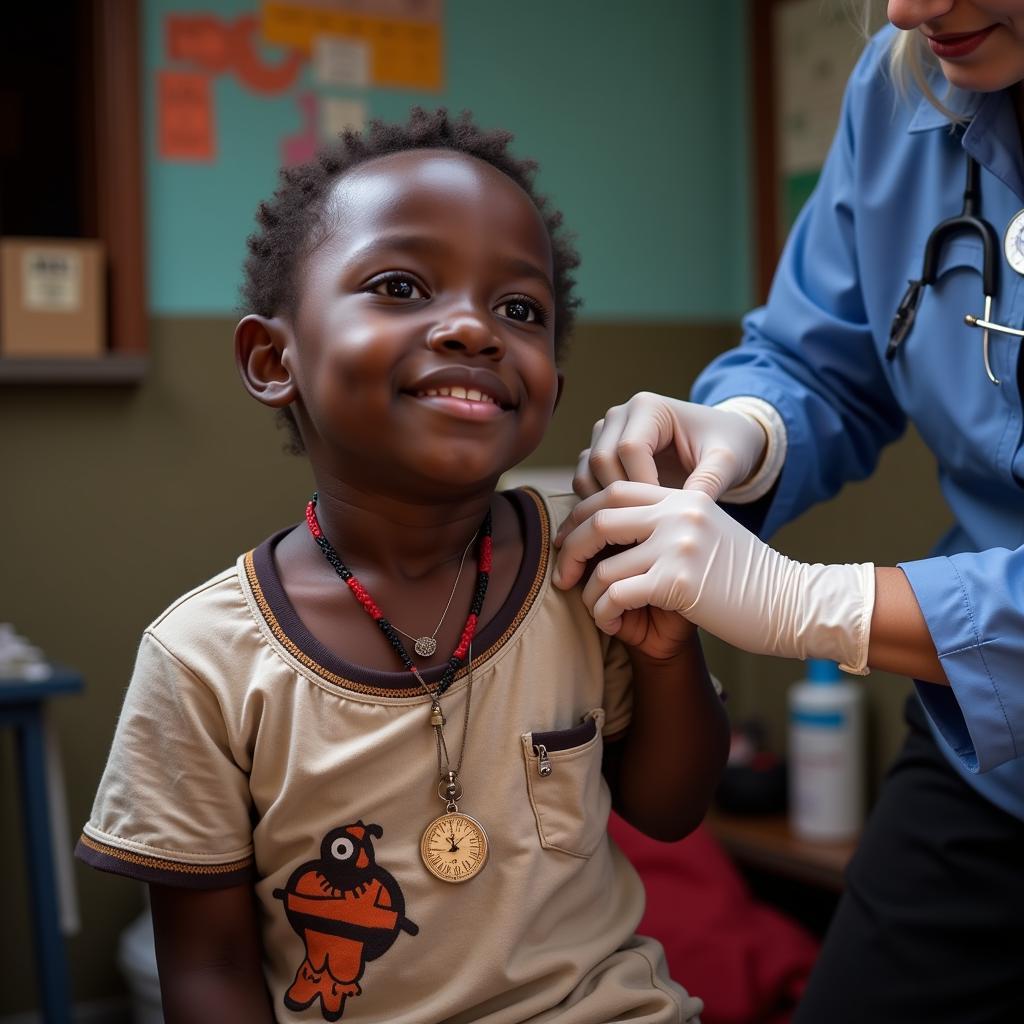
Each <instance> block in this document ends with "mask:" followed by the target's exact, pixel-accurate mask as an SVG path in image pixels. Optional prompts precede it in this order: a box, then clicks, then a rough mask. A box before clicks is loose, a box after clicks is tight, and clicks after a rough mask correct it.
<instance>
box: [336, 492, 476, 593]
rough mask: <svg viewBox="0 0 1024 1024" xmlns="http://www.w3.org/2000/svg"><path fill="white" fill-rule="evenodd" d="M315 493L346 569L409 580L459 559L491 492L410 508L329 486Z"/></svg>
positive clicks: (400, 502)
mask: <svg viewBox="0 0 1024 1024" xmlns="http://www.w3.org/2000/svg"><path fill="white" fill-rule="evenodd" d="M318 494H319V498H318V500H317V507H316V515H317V519H318V520H319V521H320V526H321V528H322V529H323V531H324V533H325V534H326V535H327V539H328V540H330V542H331V543H332V544H333V545H334V547H335V548H336V549H337V551H338V554H339V555H341V558H342V560H343V561H344V562H345V563H346V565H348V566H349V567H350V568H351V569H352V570H353V571H354V572H357V574H358V570H359V569H360V568H364V569H365V568H367V567H370V568H373V569H375V570H377V571H379V572H383V573H386V574H388V575H391V576H395V577H400V578H405V579H408V580H410V581H413V580H416V579H418V578H420V577H422V576H425V575H427V574H428V573H430V572H432V571H433V570H435V569H437V568H438V566H440V565H443V564H444V563H446V562H449V561H451V559H452V558H456V559H458V558H461V557H462V553H463V551H464V550H465V548H466V545H467V544H468V543H469V541H470V539H471V538H472V536H473V534H474V533H476V531H477V530H479V528H480V525H481V523H482V522H483V520H484V517H485V516H486V514H487V510H488V508H489V507H490V503H491V498H492V497H493V495H494V491H493V490H490V489H488V490H484V491H481V492H479V493H476V494H473V495H471V496H461V497H459V498H455V499H452V500H450V501H443V502H442V501H439V502H429V503H416V504H414V503H411V502H408V501H403V500H400V499H397V498H394V497H390V496H386V495H381V494H376V493H372V492H369V491H360V490H358V489H356V488H353V487H351V486H348V485H346V484H342V483H340V482H338V481H332V482H330V483H323V484H321V486H320V487H319V489H318Z"/></svg>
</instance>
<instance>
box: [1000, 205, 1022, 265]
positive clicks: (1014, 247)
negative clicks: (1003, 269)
mask: <svg viewBox="0 0 1024 1024" xmlns="http://www.w3.org/2000/svg"><path fill="white" fill-rule="evenodd" d="M1003 254H1004V255H1005V256H1006V262H1007V263H1009V264H1010V266H1011V267H1012V268H1013V269H1014V270H1016V271H1017V273H1018V274H1024V210H1020V211H1019V212H1018V213H1015V214H1014V215H1013V218H1012V219H1011V221H1010V223H1009V224H1007V225H1006V234H1005V235H1003Z"/></svg>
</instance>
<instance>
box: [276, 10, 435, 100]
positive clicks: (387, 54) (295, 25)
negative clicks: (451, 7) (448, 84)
mask: <svg viewBox="0 0 1024 1024" xmlns="http://www.w3.org/2000/svg"><path fill="white" fill-rule="evenodd" d="M262 11H263V38H264V39H265V40H266V41H267V42H268V43H277V44H278V45H280V46H290V47H293V48H294V49H296V50H301V51H302V52H304V53H309V52H310V50H311V49H312V46H313V40H314V39H315V38H316V37H317V36H319V35H328V36H340V37H342V38H343V39H354V40H358V41H360V42H364V43H366V44H367V45H368V46H369V49H370V81H371V83H372V84H373V85H383V86H390V87H392V88H400V89H432V90H440V89H442V88H443V87H444V54H443V47H442V33H441V26H440V24H438V23H436V22H429V21H414V20H412V19H408V18H380V17H372V16H370V15H367V14H351V13H348V12H347V11H344V10H335V9H331V8H321V7H309V6H305V5H302V4H290V3H286V2H284V0H266V2H265V3H264V4H263V8H262Z"/></svg>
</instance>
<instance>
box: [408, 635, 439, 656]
mask: <svg viewBox="0 0 1024 1024" xmlns="http://www.w3.org/2000/svg"><path fill="white" fill-rule="evenodd" d="M412 649H413V650H414V651H415V652H416V653H417V654H418V655H419V656H420V657H421V658H429V657H430V656H431V655H432V654H433V653H434V652H435V651H436V650H437V641H436V640H435V639H434V638H433V637H432V636H421V637H419V638H417V640H416V642H415V643H414V644H413V645H412Z"/></svg>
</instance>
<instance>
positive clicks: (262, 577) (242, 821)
mask: <svg viewBox="0 0 1024 1024" xmlns="http://www.w3.org/2000/svg"><path fill="white" fill-rule="evenodd" d="M506 497H507V498H508V500H510V501H511V502H512V503H513V505H514V506H515V508H516V511H517V514H518V515H519V517H520V521H521V524H522V529H523V532H524V536H525V537H526V553H525V556H524V559H523V564H522V566H521V568H520V571H519V574H518V577H517V579H516V582H515V584H514V586H513V588H512V592H511V594H510V595H509V598H508V600H507V601H506V602H505V604H504V605H503V607H502V608H501V609H500V610H499V611H498V613H497V614H496V615H495V616H494V617H493V618H492V619H491V621H489V623H488V625H487V627H486V628H484V629H483V630H481V632H480V633H479V634H478V637H477V639H476V640H475V641H474V654H475V656H474V662H473V699H472V705H471V717H470V725H469V736H468V743H467V746H466V750H465V760H464V764H463V768H462V774H461V778H462V781H463V784H464V787H465V792H464V795H463V797H462V799H461V801H460V803H459V810H460V811H465V812H466V813H468V814H470V815H472V816H473V817H474V818H476V819H477V820H478V821H479V822H480V823H481V824H482V825H483V827H484V829H485V830H486V832H487V838H488V840H489V844H490V854H489V859H488V861H487V863H486V865H485V866H484V868H483V870H482V871H481V872H480V874H478V875H477V876H476V877H474V878H472V879H471V880H469V881H467V882H464V883H459V884H451V883H447V882H443V881H440V880H439V879H437V878H435V877H434V876H433V875H432V874H430V873H429V872H428V871H427V870H426V868H425V866H424V864H423V862H422V860H421V858H420V838H421V835H422V833H423V830H424V828H425V827H426V825H427V824H428V823H429V822H430V821H431V820H433V819H434V818H435V817H436V816H437V815H439V814H441V813H442V812H443V811H444V805H443V803H442V802H441V801H440V800H439V798H438V793H437V761H436V751H435V740H434V731H433V730H432V729H431V727H430V724H429V718H430V715H429V710H430V702H429V700H428V698H427V697H426V695H425V694H424V693H423V691H422V690H421V689H420V688H419V687H418V686H416V685H413V686H410V685H409V684H410V677H409V674H408V673H407V672H404V671H397V672H379V671H371V670H367V669H365V668H361V667H359V666H356V665H350V664H347V663H345V662H343V661H341V660H340V659H338V658H337V657H336V656H334V655H333V654H331V652H329V651H328V650H326V649H325V648H324V647H323V646H322V645H320V644H319V643H318V642H317V641H316V639H315V638H314V637H313V636H312V635H311V634H310V633H309V632H308V631H307V630H306V629H305V627H304V626H303V624H302V623H301V621H300V620H299V619H298V617H297V616H296V614H295V611H294V609H293V608H292V607H291V605H290V603H289V602H288V599H287V597H286V595H285V593H284V590H283V588H282V586H281V583H280V580H279V578H278V575H277V572H276V569H275V565H274V557H273V549H274V545H275V543H276V542H277V541H278V540H279V539H280V537H281V536H283V534H279V535H277V536H276V537H273V538H271V539H270V540H269V541H267V542H266V543H264V544H263V545H261V546H260V547H259V548H257V549H255V550H254V551H251V552H249V553H248V554H246V555H244V556H243V557H242V558H240V559H239V561H238V564H237V566H236V567H235V568H232V569H230V570H227V571H225V572H223V573H221V574H220V575H219V576H216V577H214V578H213V579H212V580H210V581H209V582H208V583H206V584H204V585H203V586H201V587H199V588H198V589H196V590H194V591H192V592H191V593H190V594H187V595H186V596H185V597H183V598H181V599H180V600H179V601H177V602H176V603H175V604H173V605H172V606H171V607H170V608H169V609H168V610H167V611H166V612H165V613H164V614H163V615H161V616H160V618H158V619H157V620H156V622H154V623H153V624H152V625H151V626H150V627H149V629H147V630H146V633H145V635H144V637H143V640H142V645H141V647H140V650H139V655H138V661H137V664H136V668H135V673H134V675H133V678H132V681H131V685H130V687H129V690H128V694H127V697H126V699H125V704H124V708H123V710H122V712H121V716H120V719H119V721H118V725H117V732H116V735H115V737H114V742H113V748H112V750H111V753H110V758H109V761H108V763H107V767H106V770H105V772H104V774H103V778H102V781H101V783H100V787H99V792H98V793H97V796H96V802H95V805H94V807H93V811H92V816H91V817H90V820H89V822H88V824H87V825H86V826H85V829H84V832H83V835H82V837H81V840H80V842H79V845H78V850H77V853H78V855H79V856H80V857H81V858H82V859H83V860H85V861H87V862H88V863H91V864H93V865H94V866H96V867H99V868H102V869H104V870H110V871H114V872H118V873H120V874H125V875H128V876H130V877H134V878H139V879H142V880H145V881H153V882H158V883H162V884H170V885H183V886H201V887H218V886H224V885H233V884H238V883H239V882H241V881H251V883H252V884H253V885H254V887H255V891H256V894H257V897H258V900H259V905H260V909H261V925H262V937H263V949H264V958H265V973H266V977H267V980H268V984H269V987H270V992H271V995H272V998H273V1003H274V1011H275V1014H276V1016H277V1019H278V1020H279V1021H318V1020H339V1019H341V1018H344V1020H345V1021H346V1022H366V1021H374V1022H385V1021H386V1022H388V1024H433V1022H442V1021H444V1022H449V1024H469V1022H474V1024H483V1022H486V1024H521V1022H526V1021H530V1022H535V1024H539V1022H542V1021H543V1022H556V1021H557V1022H558V1024H604V1022H608V1021H614V1020H621V1019H628V1020H630V1021H637V1022H649V1024H656V1022H657V1024H662V1022H664V1024H669V1022H672V1024H678V1022H680V1021H693V1020H695V1019H696V1016H697V1014H698V1013H699V1011H700V1001H699V1000H696V999H691V998H690V997H688V996H687V995H686V993H685V992H684V991H683V990H682V989H681V988H680V987H679V986H678V985H676V984H675V983H674V982H672V981H670V980H669V979H668V975H667V970H666V967H665V963H664V958H663V954H662V950H661V947H660V946H659V945H658V944H657V943H656V942H654V941H653V940H651V939H646V938H638V937H634V935H633V930H634V928H635V927H636V925H637V922H638V921H639V920H640V916H641V913H642V911H643V902H644V895H643V887H642V884H641V882H640V880H639V878H638V877H637V875H636V873H635V872H634V870H633V868H632V867H631V866H630V864H629V863H628V862H627V861H626V859H625V857H623V855H622V854H621V853H620V852H619V850H618V849H617V848H616V847H614V846H613V845H612V843H611V841H610V840H609V839H608V836H607V833H606V824H607V818H608V813H609V807H610V798H609V792H608V788H607V786H606V784H605V782H604V779H603V777H602V775H601V754H602V734H603V735H612V734H614V733H618V732H620V731H621V730H622V729H623V728H625V727H626V725H627V724H628V722H629V716H630V694H631V691H630V672H629V662H628V658H627V656H626V653H625V651H624V649H623V648H622V647H621V645H619V644H618V643H616V642H614V641H611V640H609V638H607V637H605V636H604V635H602V634H601V633H600V632H599V631H598V630H597V629H596V628H595V626H594V623H593V621H592V619H591V618H590V616H589V614H588V613H587V611H586V609H585V608H584V606H583V604H582V602H581V601H580V597H579V593H578V591H573V592H571V593H563V592H561V591H559V590H556V589H555V588H554V587H552V586H551V584H550V564H551V558H552V551H551V547H550V540H551V530H550V526H551V523H552V522H553V521H554V522H557V521H558V520H559V519H560V518H561V517H563V516H564V515H565V514H566V513H567V512H568V510H569V508H570V507H571V504H572V499H571V498H570V497H568V496H559V497H557V498H550V499H545V498H542V497H541V496H540V495H538V494H537V493H535V492H533V491H529V490H522V491H512V492H508V494H507V495H506ZM440 672H441V669H437V670H432V671H430V672H428V673H425V678H426V681H427V682H428V683H433V682H435V681H436V680H437V679H438V678H439V677H440ZM467 681H468V676H467V674H466V672H465V670H463V672H462V673H461V674H460V675H459V676H458V677H457V678H456V681H455V683H454V684H453V685H452V687H451V689H450V690H449V691H448V693H447V694H446V695H445V697H444V698H443V700H442V703H443V707H444V713H445V716H446V719H447V721H448V725H447V726H446V729H445V732H446V735H447V739H448V743H449V748H450V749H455V748H457V746H458V745H459V743H460V742H461V739H462V723H463V714H464V710H465V700H466V690H467ZM539 733H545V734H547V735H546V736H544V737H543V738H542V739H543V741H544V746H545V748H546V750H547V756H548V758H549V760H550V765H551V771H550V773H549V774H546V775H541V774H540V771H539V758H538V749H537V746H538V744H537V743H536V742H535V741H536V739H537V734H539Z"/></svg>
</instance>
